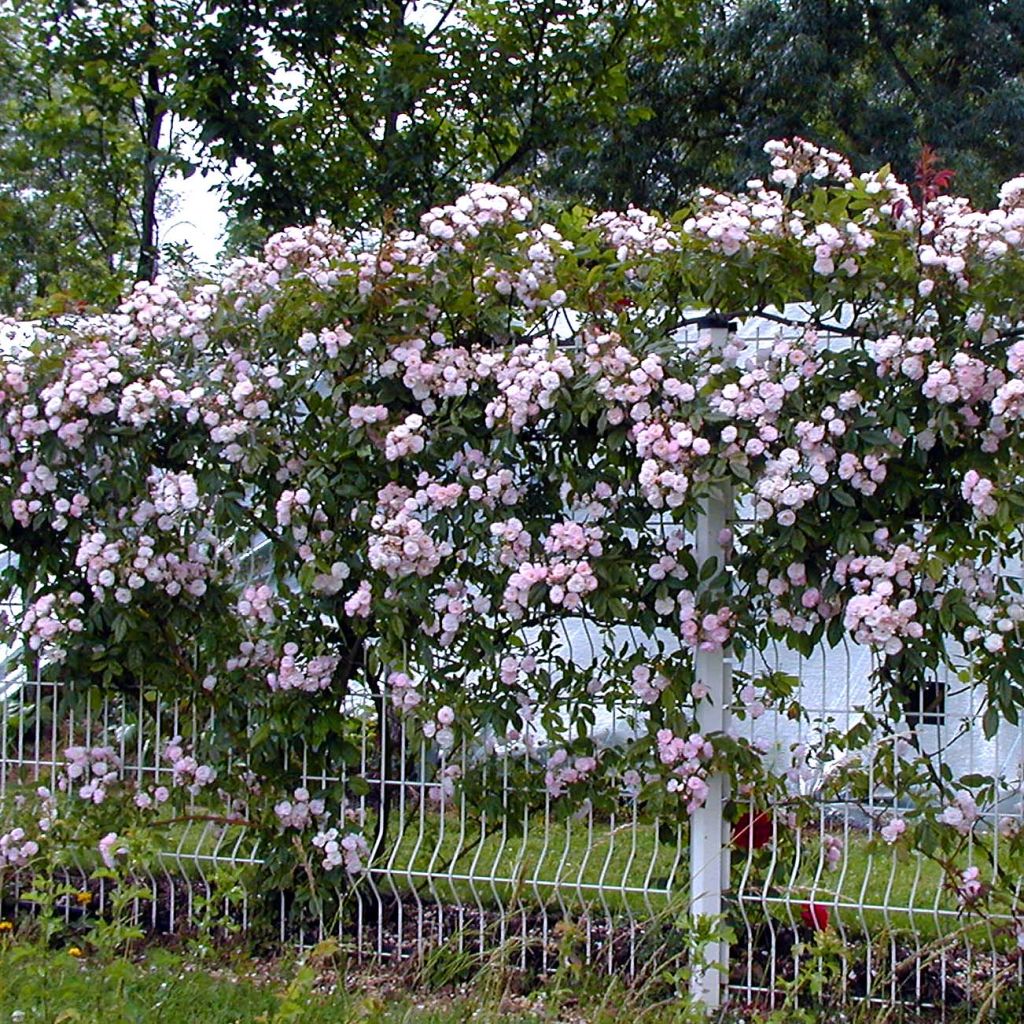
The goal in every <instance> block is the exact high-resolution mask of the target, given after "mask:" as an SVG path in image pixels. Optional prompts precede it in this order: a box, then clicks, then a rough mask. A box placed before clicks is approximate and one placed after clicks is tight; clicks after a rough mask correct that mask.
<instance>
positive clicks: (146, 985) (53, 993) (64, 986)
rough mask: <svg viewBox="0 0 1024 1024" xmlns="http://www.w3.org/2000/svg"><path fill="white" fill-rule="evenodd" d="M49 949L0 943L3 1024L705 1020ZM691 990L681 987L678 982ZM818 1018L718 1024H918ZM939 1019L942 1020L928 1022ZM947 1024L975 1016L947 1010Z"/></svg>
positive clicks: (660, 1001)
mask: <svg viewBox="0 0 1024 1024" xmlns="http://www.w3.org/2000/svg"><path fill="white" fill-rule="evenodd" d="M78 952H79V951H78V950H77V948H75V947H64V948H62V949H49V950H44V949H43V948H42V947H40V946H39V945H38V944H34V943H33V942H31V941H29V940H28V939H27V938H26V937H24V936H22V935H15V936H10V935H8V936H6V937H5V938H3V939H2V940H0V1021H4V1022H7V1021H10V1022H11V1024H70V1022H75V1024H293V1022H295V1024H297V1022H302V1024H350V1022H351V1024H466V1022H470V1021H472V1022H474V1024H492V1022H494V1024H497V1022H499V1021H505V1022H512V1024H514V1022H521V1024H583V1022H593V1024H699V1022H701V1021H706V1020H708V1018H707V1017H706V1016H705V1015H704V1014H703V1013H702V1012H701V1011H700V1010H699V1009H696V1008H695V1007H694V1006H693V1005H692V1004H691V1003H690V1002H689V1001H688V1000H687V999H686V998H685V997H684V996H682V995H681V994H680V991H679V983H680V980H681V979H671V980H670V981H666V980H665V979H657V980H656V981H655V983H654V984H653V985H652V984H648V985H647V986H646V987H640V988H630V987H628V986H626V985H624V984H623V983H622V982H621V980H618V979H614V978H613V979H609V978H607V977H601V976H598V975H596V974H592V973H589V972H586V971H581V970H569V971H567V972H565V973H559V974H556V975H554V976H552V977H548V978H545V979H532V980H531V979H529V978H525V977H523V976H521V975H516V974H515V973H511V972H508V971H507V970H506V969H504V968H502V967H501V966H500V965H499V964H498V963H497V962H494V963H491V964H489V965H486V966H485V967H484V968H483V969H482V970H478V972H477V973H476V974H475V976H473V977H471V978H469V979H468V980H464V981H462V982H459V983H456V984H452V983H447V984H444V985H442V986H440V987H438V986H431V985H428V984H427V983H426V982H425V979H424V975H423V974H422V973H417V972H416V971H414V970H410V969H409V967H408V965H405V966H403V967H402V968H401V969H400V970H397V971H396V970H395V969H392V970H391V971H390V972H381V971H376V972H374V973H366V972H360V973H357V972H353V971H349V970H347V969H346V963H345V960H344V958H343V956H342V951H341V950H340V949H339V948H338V947H335V946H323V947H320V948H318V950H315V951H313V953H311V954H309V955H308V956H307V957H306V958H305V959H304V960H300V961H295V960H285V959H277V960H257V959H252V958H250V957H248V956H247V955H245V954H244V953H242V952H241V951H234V952H231V951H220V952H219V953H217V954H216V956H212V955H207V956H205V957H201V958H200V957H198V956H197V954H196V953H195V952H194V951H193V952H191V953H190V952H189V951H187V950H178V951H172V950H169V949H166V948H148V949H144V950H141V951H137V952H136V953H135V954H134V955H133V956H132V957H131V958H118V959H112V960H110V959H107V960H103V959H101V958H100V957H99V956H98V955H96V954H95V953H93V952H90V951H89V950H88V948H86V950H85V951H84V952H83V953H82V955H81V956H76V955H75V954H76V953H78ZM682 984H683V989H684V990H685V979H682ZM827 997H828V993H827V992H826V993H825V999H824V1003H822V1002H821V1001H820V1000H819V1001H818V1003H819V1005H818V1008H817V1009H814V1008H811V1007H809V1006H808V1005H807V1000H806V999H804V1000H803V1004H802V1006H801V1007H800V1008H797V1007H796V1006H783V1007H780V1008H778V1009H776V1010H769V1009H767V1008H757V1007H748V1006H734V1007H730V1008H727V1009H726V1010H725V1011H724V1012H723V1013H722V1014H720V1015H716V1016H715V1017H714V1018H712V1019H714V1020H715V1021H716V1022H717V1024H839V1022H843V1024H875V1022H878V1024H881V1022H882V1021H883V1020H884V1021H885V1022H886V1024H898V1022H900V1024H922V1022H923V1021H924V1020H926V1019H928V1015H927V1014H920V1013H918V1011H917V1010H916V1009H915V1008H914V1007H905V1008H904V1009H903V1011H902V1012H901V1013H896V1012H891V1011H890V1012H885V1013H883V1011H881V1010H880V1009H879V1008H877V1007H873V1006H870V1005H866V1004H850V1005H846V1006H844V1007H842V1008H840V1007H837V1006H832V1007H830V1006H829V1000H828V998H827ZM1021 1005H1022V1003H1021V1000H1020V992H1018V991H1014V990H1007V991H1006V992H1004V993H1003V999H1002V1002H1001V1004H1000V1005H999V1007H997V1008H996V1009H995V1012H994V1013H992V1014H991V1015H986V1016H985V1018H984V1024H1015V1022H1017V1021H1018V1020H1019V1019H1020V1018H1019V1013H1020V1008H1021ZM932 1016H934V1015H932ZM943 1019H944V1020H946V1021H947V1022H948V1024H968V1022H971V1021H973V1020H974V1017H973V1015H972V1014H971V1013H968V1012H962V1011H954V1010H950V1011H949V1012H948V1014H947V1015H946V1016H944V1018H943Z"/></svg>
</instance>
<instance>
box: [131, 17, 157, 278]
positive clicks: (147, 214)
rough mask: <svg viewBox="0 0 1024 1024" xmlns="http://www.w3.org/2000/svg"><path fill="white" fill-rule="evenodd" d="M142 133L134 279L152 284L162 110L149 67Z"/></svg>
mask: <svg viewBox="0 0 1024 1024" xmlns="http://www.w3.org/2000/svg"><path fill="white" fill-rule="evenodd" d="M155 13H156V12H155V10H153V8H150V10H149V12H148V15H149V16H148V19H147V20H148V21H149V24H150V25H151V26H152V28H153V29H154V31H155V28H156V18H155ZM142 112H143V118H142V134H143V145H144V147H145V163H144V164H143V169H142V225H141V231H140V234H139V265H138V270H137V272H136V278H137V280H139V281H152V280H153V278H154V277H156V271H157V255H158V254H157V223H156V199H157V192H158V191H159V186H160V177H161V175H160V169H159V165H158V162H157V161H158V160H159V157H160V132H161V129H162V127H163V121H164V110H163V103H162V100H161V96H160V72H159V70H158V69H157V68H155V67H153V66H150V67H149V68H147V70H146V86H145V91H144V93H143V99H142Z"/></svg>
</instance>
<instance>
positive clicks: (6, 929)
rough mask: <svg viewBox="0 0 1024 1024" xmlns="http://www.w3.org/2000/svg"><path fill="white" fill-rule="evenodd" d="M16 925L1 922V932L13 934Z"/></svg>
mask: <svg viewBox="0 0 1024 1024" xmlns="http://www.w3.org/2000/svg"><path fill="white" fill-rule="evenodd" d="M13 931H14V925H13V924H12V923H11V922H10V921H0V932H13Z"/></svg>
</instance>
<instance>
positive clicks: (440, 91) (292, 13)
mask: <svg viewBox="0 0 1024 1024" xmlns="http://www.w3.org/2000/svg"><path fill="white" fill-rule="evenodd" d="M213 6H214V8H215V13H214V14H213V15H212V16H211V17H210V19H209V20H208V21H207V22H205V23H204V24H203V25H202V26H201V27H200V29H199V30H198V34H197V38H196V40H195V45H194V46H193V47H192V48H191V57H190V65H189V96H188V99H187V108H188V110H189V112H190V114H191V116H193V117H194V118H195V119H196V120H197V121H198V122H199V123H200V124H201V125H202V132H201V137H202V139H203V141H204V142H205V144H206V147H207V149H206V151H207V153H208V155H209V157H210V158H211V159H212V160H213V161H214V162H215V163H216V164H218V165H220V166H228V167H232V166H235V165H243V166H245V167H246V168H248V169H249V171H250V173H248V174H247V175H246V176H245V177H244V179H243V180H240V181H234V182H232V184H231V185H230V186H229V196H230V201H231V205H232V208H233V209H234V210H236V211H237V212H239V213H241V214H242V215H244V216H249V217H255V218H257V219H258V220H259V221H260V222H261V223H262V224H263V225H265V226H267V227H280V226H282V225H284V224H287V223H295V222H298V221H302V220H309V219H311V218H313V217H315V216H319V215H326V216H328V217H331V218H333V219H334V220H336V221H338V222H358V223H360V224H365V222H366V220H367V219H371V220H379V219H380V218H381V217H382V216H383V215H385V214H386V213H387V212H388V211H392V212H395V211H397V212H399V213H400V214H401V213H404V212H411V213H416V212H418V211H421V210H423V209H425V208H427V207H429V206H430V205H431V204H433V203H434V202H436V201H438V200H440V199H446V198H450V197H451V196H452V195H453V194H455V193H456V192H457V191H458V190H459V189H460V188H461V187H463V186H464V185H465V184H466V183H468V182H470V181H474V180H489V181H504V180H508V179H510V178H515V177H519V176H531V175H533V174H534V173H535V172H537V171H538V170H539V169H541V168H543V167H544V166H546V165H547V164H549V163H550V162H551V160H552V159H553V157H554V154H555V153H557V152H558V151H560V150H561V149H564V148H565V147H567V146H568V147H572V148H573V149H574V150H579V151H581V152H583V151H585V150H586V149H587V148H588V147H589V146H590V137H591V135H592V134H593V132H594V131H595V128H596V126H597V125H603V124H608V123H612V122H617V121H619V120H621V119H622V118H623V117H626V118H629V117H635V116H641V115H642V113H643V112H642V111H637V110H634V109H633V108H632V106H631V103H630V98H629V96H628V92H627V89H626V85H627V83H626V78H625V75H624V69H625V67H626V64H627V62H628V59H629V56H630V54H631V53H632V52H633V51H635V50H636V49H637V48H638V47H642V46H646V45H647V42H648V40H650V39H651V38H655V39H656V38H659V37H660V36H661V35H662V34H663V31H664V30H663V28H662V26H663V25H664V24H667V23H671V24H672V25H675V26H676V29H675V31H676V36H677V38H680V37H681V36H682V28H681V27H680V26H682V25H684V24H692V19H691V17H690V16H691V14H692V11H693V5H692V4H678V3H664V2H660V0H594V2H592V3H588V4H579V3H573V2H565V0H512V2H505V0H464V2H458V3H440V2H438V3H427V4H420V5H417V4H415V3H410V2H406V0H378V2H371V3H353V2H352V0H336V2H333V3H329V4H317V5H306V4H296V3H277V4H264V5H262V6H256V5H253V4H251V3H239V2H233V0H229V2H226V3H222V4H215V5H213Z"/></svg>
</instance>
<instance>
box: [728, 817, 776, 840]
mask: <svg viewBox="0 0 1024 1024" xmlns="http://www.w3.org/2000/svg"><path fill="white" fill-rule="evenodd" d="M772 832H773V829H772V813H771V811H754V810H749V811H747V813H746V814H744V815H743V817H742V818H740V820H739V821H737V822H736V823H735V824H734V825H733V827H732V845H733V846H735V847H738V848H739V849H743V850H760V849H761V847H762V846H767V845H768V844H769V843H770V842H771V841H772Z"/></svg>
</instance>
